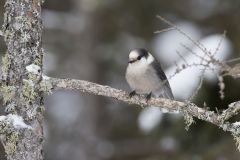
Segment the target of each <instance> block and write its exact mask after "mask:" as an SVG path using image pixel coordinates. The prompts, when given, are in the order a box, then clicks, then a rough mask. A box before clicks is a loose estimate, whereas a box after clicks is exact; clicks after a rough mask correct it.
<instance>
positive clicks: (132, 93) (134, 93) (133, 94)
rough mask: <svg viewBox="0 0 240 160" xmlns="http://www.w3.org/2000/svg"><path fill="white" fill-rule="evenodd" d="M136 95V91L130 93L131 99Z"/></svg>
mask: <svg viewBox="0 0 240 160" xmlns="http://www.w3.org/2000/svg"><path fill="white" fill-rule="evenodd" d="M136 94H137V93H136V91H135V90H134V91H132V92H130V93H129V97H130V98H132V97H133V96H135V95H136Z"/></svg>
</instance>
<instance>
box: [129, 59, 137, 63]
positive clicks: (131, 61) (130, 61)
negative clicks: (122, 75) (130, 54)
mask: <svg viewBox="0 0 240 160" xmlns="http://www.w3.org/2000/svg"><path fill="white" fill-rule="evenodd" d="M135 61H136V60H131V59H130V60H129V61H128V63H133V62H135Z"/></svg>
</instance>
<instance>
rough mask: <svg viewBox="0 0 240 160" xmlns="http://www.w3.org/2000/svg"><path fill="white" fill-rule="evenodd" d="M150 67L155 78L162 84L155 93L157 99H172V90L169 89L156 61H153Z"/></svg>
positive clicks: (165, 77)
mask: <svg viewBox="0 0 240 160" xmlns="http://www.w3.org/2000/svg"><path fill="white" fill-rule="evenodd" d="M152 66H153V67H154V69H155V71H156V74H157V76H158V77H159V78H160V79H161V81H162V82H163V85H162V86H161V87H160V88H159V90H158V91H157V96H158V97H163V98H168V99H174V96H173V93H172V89H171V87H170V84H169V82H168V79H167V76H166V75H165V73H164V72H163V70H162V67H161V65H160V63H159V62H158V61H156V60H155V61H153V62H152Z"/></svg>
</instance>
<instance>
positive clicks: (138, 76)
mask: <svg viewBox="0 0 240 160" xmlns="http://www.w3.org/2000/svg"><path fill="white" fill-rule="evenodd" d="M126 79H127V82H128V84H129V86H130V87H131V88H132V90H135V91H136V92H137V93H140V94H148V93H150V92H154V91H156V90H157V89H159V88H160V86H161V82H160V80H159V78H158V76H157V75H156V73H154V72H153V71H152V70H149V69H148V70H140V71H136V70H131V68H128V69H127V72H126Z"/></svg>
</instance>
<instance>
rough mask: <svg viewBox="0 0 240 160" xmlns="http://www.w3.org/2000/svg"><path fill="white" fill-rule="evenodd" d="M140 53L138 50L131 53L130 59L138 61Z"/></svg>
mask: <svg viewBox="0 0 240 160" xmlns="http://www.w3.org/2000/svg"><path fill="white" fill-rule="evenodd" d="M138 56H139V53H138V52H137V51H136V50H133V51H131V52H130V53H129V59H137V57H138Z"/></svg>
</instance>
